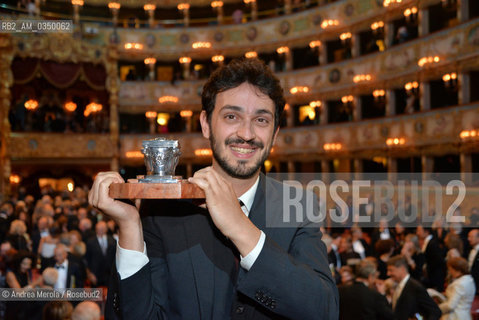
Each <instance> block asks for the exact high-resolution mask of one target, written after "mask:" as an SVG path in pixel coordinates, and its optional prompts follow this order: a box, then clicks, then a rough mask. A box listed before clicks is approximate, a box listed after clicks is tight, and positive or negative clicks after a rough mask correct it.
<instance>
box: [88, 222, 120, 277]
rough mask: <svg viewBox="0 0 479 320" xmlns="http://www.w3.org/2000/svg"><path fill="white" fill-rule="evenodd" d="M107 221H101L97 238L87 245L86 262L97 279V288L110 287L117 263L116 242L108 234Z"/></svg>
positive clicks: (96, 232) (96, 227)
mask: <svg viewBox="0 0 479 320" xmlns="http://www.w3.org/2000/svg"><path fill="white" fill-rule="evenodd" d="M107 231H108V226H107V225H106V223H105V221H99V222H98V223H97V224H96V226H95V236H94V237H91V238H90V239H89V240H88V242H87V243H86V254H85V260H86V262H87V265H88V268H89V269H90V271H91V272H92V273H93V274H94V275H95V277H96V283H94V285H97V286H106V285H108V280H109V278H110V272H111V268H112V266H113V263H114V261H115V254H116V241H115V239H113V237H112V236H110V235H109V234H107Z"/></svg>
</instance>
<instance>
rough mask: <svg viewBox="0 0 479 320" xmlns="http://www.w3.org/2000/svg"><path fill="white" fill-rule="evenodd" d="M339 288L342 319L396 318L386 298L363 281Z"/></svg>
mask: <svg viewBox="0 0 479 320" xmlns="http://www.w3.org/2000/svg"><path fill="white" fill-rule="evenodd" d="M338 289H339V319H340V320H376V319H377V320H387V319H395V316H394V313H393V311H392V309H391V307H390V306H389V304H388V301H387V300H386V298H385V297H384V296H383V295H381V294H380V293H379V292H377V291H374V290H372V289H370V288H368V287H366V286H365V285H364V284H363V283H362V282H354V283H353V284H352V285H349V286H339V288H338Z"/></svg>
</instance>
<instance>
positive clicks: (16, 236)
mask: <svg viewBox="0 0 479 320" xmlns="http://www.w3.org/2000/svg"><path fill="white" fill-rule="evenodd" d="M7 240H8V242H10V243H11V244H12V247H14V248H15V249H16V250H18V251H20V250H29V241H30V239H29V237H28V234H27V226H26V225H25V222H23V221H22V220H18V219H17V220H13V221H12V224H11V225H10V230H9V232H8V236H7Z"/></svg>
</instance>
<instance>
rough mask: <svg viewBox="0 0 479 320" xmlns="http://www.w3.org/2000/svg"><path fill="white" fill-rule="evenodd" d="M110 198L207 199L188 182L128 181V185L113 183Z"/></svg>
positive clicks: (196, 187)
mask: <svg viewBox="0 0 479 320" xmlns="http://www.w3.org/2000/svg"><path fill="white" fill-rule="evenodd" d="M110 197H112V198H114V199H205V193H204V191H203V190H202V189H201V188H200V187H198V186H197V185H196V184H192V183H189V182H188V180H184V179H183V180H180V181H179V182H177V183H139V182H138V179H128V182H127V183H112V184H111V185H110Z"/></svg>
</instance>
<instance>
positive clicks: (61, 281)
mask: <svg viewBox="0 0 479 320" xmlns="http://www.w3.org/2000/svg"><path fill="white" fill-rule="evenodd" d="M54 258H55V263H54V264H53V265H52V267H54V268H55V269H56V270H57V271H58V278H57V280H56V282H55V285H54V288H55V289H65V288H83V283H84V281H85V279H84V278H83V275H82V271H81V269H80V266H78V264H76V263H75V262H74V261H70V260H69V259H68V248H67V247H66V246H65V245H64V244H63V243H59V244H57V246H56V247H55V255H54Z"/></svg>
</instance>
